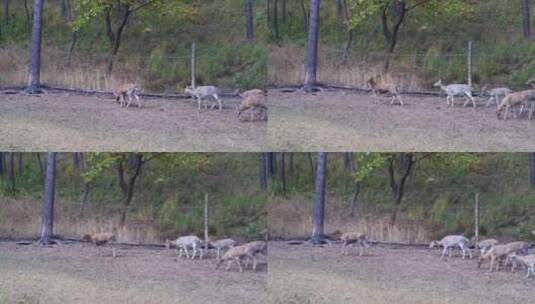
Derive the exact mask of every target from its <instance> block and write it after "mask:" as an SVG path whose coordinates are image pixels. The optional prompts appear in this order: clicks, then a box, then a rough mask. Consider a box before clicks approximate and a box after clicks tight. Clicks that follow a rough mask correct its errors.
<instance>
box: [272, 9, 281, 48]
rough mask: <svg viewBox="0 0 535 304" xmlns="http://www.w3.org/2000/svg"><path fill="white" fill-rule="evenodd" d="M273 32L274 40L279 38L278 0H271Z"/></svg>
mask: <svg viewBox="0 0 535 304" xmlns="http://www.w3.org/2000/svg"><path fill="white" fill-rule="evenodd" d="M272 18H273V33H274V38H275V39H276V40H278V39H279V37H280V35H279V0H273V16H272Z"/></svg>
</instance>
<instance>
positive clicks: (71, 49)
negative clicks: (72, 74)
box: [66, 31, 78, 66]
mask: <svg viewBox="0 0 535 304" xmlns="http://www.w3.org/2000/svg"><path fill="white" fill-rule="evenodd" d="M76 42H78V31H73V32H72V34H71V43H69V50H68V51H67V64H66V65H67V66H70V65H71V59H72V53H73V52H74V47H75V46H76Z"/></svg>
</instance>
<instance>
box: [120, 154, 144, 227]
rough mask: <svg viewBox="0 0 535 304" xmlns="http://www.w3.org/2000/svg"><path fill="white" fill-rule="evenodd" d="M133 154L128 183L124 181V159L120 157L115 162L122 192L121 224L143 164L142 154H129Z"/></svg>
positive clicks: (124, 220)
mask: <svg viewBox="0 0 535 304" xmlns="http://www.w3.org/2000/svg"><path fill="white" fill-rule="evenodd" d="M130 155H133V156H134V158H135V164H134V167H133V168H132V169H133V172H132V174H131V176H130V178H129V180H128V183H127V182H126V181H125V169H124V161H123V160H122V159H121V160H119V163H118V164H117V173H118V177H119V186H120V187H121V190H122V192H123V210H122V212H121V221H120V224H121V226H123V225H124V223H125V222H126V213H127V212H128V208H129V207H130V204H131V203H132V198H133V197H134V187H135V184H136V180H137V178H138V176H139V174H140V173H141V167H142V166H143V164H144V161H143V154H130Z"/></svg>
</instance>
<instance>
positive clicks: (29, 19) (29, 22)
mask: <svg viewBox="0 0 535 304" xmlns="http://www.w3.org/2000/svg"><path fill="white" fill-rule="evenodd" d="M24 13H25V14H26V26H27V27H28V31H31V30H32V16H31V14H30V8H29V7H28V0H24Z"/></svg>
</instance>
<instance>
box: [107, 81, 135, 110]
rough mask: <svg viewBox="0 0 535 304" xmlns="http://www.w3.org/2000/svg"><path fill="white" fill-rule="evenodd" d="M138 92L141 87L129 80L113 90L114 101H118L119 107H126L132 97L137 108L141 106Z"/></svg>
mask: <svg viewBox="0 0 535 304" xmlns="http://www.w3.org/2000/svg"><path fill="white" fill-rule="evenodd" d="M139 93H141V88H140V87H139V86H138V85H137V84H135V83H131V82H129V83H124V84H121V85H119V86H117V87H116V88H115V90H114V91H113V96H114V97H115V101H118V102H120V104H121V108H123V107H126V108H127V109H128V107H129V106H130V104H131V103H132V100H133V99H134V98H135V99H136V101H137V106H138V108H141V99H140V98H139ZM127 99H128V102H127Z"/></svg>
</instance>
